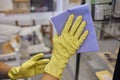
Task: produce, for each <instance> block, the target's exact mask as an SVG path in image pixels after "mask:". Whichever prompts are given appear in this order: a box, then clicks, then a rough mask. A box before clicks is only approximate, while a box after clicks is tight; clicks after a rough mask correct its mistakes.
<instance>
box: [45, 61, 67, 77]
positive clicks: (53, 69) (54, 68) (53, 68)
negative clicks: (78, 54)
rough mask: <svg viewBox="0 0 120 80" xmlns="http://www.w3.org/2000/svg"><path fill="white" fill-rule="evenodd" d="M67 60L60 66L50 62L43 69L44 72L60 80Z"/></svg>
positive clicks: (57, 63) (58, 63)
mask: <svg viewBox="0 0 120 80" xmlns="http://www.w3.org/2000/svg"><path fill="white" fill-rule="evenodd" d="M67 62H68V60H67V61H66V62H65V61H64V63H62V64H60V62H55V61H53V60H51V61H50V62H49V63H48V64H47V65H46V67H45V69H44V71H45V72H46V73H48V74H50V75H52V76H54V77H56V78H58V79H61V77H62V73H63V71H64V69H65V67H66V65H67Z"/></svg>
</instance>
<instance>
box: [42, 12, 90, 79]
mask: <svg viewBox="0 0 120 80" xmlns="http://www.w3.org/2000/svg"><path fill="white" fill-rule="evenodd" d="M73 20H74V15H73V14H72V15H70V16H69V18H68V20H67V22H66V24H65V27H64V29H63V30H62V32H61V34H60V35H55V36H54V37H53V50H52V57H51V60H50V62H49V63H48V64H47V66H46V67H45V72H46V73H45V75H44V76H43V78H42V80H61V79H62V73H63V71H64V69H65V67H66V65H67V63H68V61H69V58H70V57H71V56H72V55H74V54H75V53H76V50H77V49H79V47H80V46H81V45H82V44H83V42H84V41H85V39H86V38H87V35H88V30H85V31H84V28H85V25H86V22H85V21H82V16H78V17H77V19H76V20H75V22H74V23H73Z"/></svg>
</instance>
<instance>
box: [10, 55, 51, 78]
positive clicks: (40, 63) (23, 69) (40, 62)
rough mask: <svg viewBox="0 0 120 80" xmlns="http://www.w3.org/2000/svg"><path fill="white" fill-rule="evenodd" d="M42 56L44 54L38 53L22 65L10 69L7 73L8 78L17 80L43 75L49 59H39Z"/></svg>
mask: <svg viewBox="0 0 120 80" xmlns="http://www.w3.org/2000/svg"><path fill="white" fill-rule="evenodd" d="M43 56H44V54H43V53H40V54H38V55H35V56H34V57H32V58H31V59H30V60H28V61H26V62H25V63H23V64H22V65H21V66H18V67H12V69H11V70H10V71H9V72H8V76H9V77H10V78H11V79H19V78H29V77H32V76H34V75H37V74H41V73H43V72H44V68H45V66H46V64H47V63H48V62H49V59H41V58H42V57H43Z"/></svg>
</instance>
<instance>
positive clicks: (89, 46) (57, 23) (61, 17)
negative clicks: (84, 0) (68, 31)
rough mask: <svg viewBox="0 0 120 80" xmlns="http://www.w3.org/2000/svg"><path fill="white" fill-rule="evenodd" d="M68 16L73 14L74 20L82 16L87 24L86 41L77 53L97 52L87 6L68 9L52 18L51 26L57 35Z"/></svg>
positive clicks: (97, 48)
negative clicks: (87, 33)
mask: <svg viewBox="0 0 120 80" xmlns="http://www.w3.org/2000/svg"><path fill="white" fill-rule="evenodd" d="M70 14H74V15H75V18H76V17H77V16H79V15H82V17H83V20H84V21H86V22H87V25H86V29H87V30H88V31H89V35H88V37H87V39H86V40H85V42H84V43H83V45H82V46H81V47H80V48H79V49H78V51H77V53H83V52H95V51H98V50H99V47H98V42H97V38H96V33H95V29H94V25H93V21H92V17H91V13H90V11H89V6H88V4H84V5H80V6H77V7H75V8H72V9H68V10H66V11H64V12H62V13H60V14H58V15H56V16H54V17H52V18H51V21H52V24H53V26H54V27H55V29H56V31H57V32H58V34H60V33H61V31H62V29H63V27H64V25H65V23H66V21H67V19H68V17H69V15H70Z"/></svg>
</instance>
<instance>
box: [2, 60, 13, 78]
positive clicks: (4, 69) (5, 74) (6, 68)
mask: <svg viewBox="0 0 120 80" xmlns="http://www.w3.org/2000/svg"><path fill="white" fill-rule="evenodd" d="M10 69H11V66H9V65H7V64H4V63H2V62H0V78H9V77H8V71H9V70H10Z"/></svg>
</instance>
